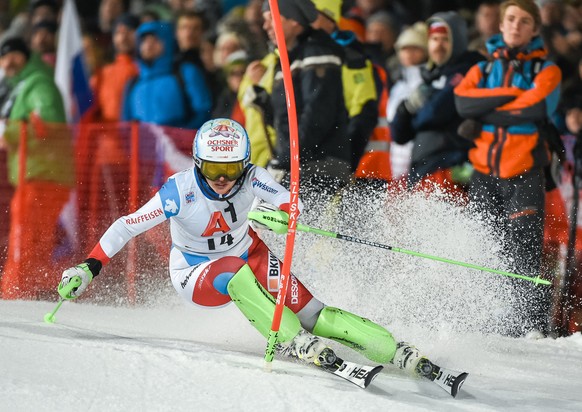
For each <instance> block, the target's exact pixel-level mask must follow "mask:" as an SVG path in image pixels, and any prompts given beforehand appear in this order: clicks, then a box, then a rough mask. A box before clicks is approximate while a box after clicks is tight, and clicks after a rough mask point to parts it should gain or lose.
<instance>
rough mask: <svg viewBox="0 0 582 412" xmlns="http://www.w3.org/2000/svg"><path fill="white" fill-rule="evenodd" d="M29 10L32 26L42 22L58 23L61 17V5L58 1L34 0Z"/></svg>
mask: <svg viewBox="0 0 582 412" xmlns="http://www.w3.org/2000/svg"><path fill="white" fill-rule="evenodd" d="M29 9H30V12H29V17H30V25H31V26H34V25H35V24H37V23H38V22H41V21H54V22H56V21H57V20H58V17H59V5H58V3H57V1H56V0H32V1H31V2H30V6H29Z"/></svg>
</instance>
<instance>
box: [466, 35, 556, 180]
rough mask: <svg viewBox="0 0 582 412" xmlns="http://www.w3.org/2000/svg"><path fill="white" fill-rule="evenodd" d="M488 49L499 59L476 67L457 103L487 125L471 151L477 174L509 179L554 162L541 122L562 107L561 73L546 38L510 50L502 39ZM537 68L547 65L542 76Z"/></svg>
mask: <svg viewBox="0 0 582 412" xmlns="http://www.w3.org/2000/svg"><path fill="white" fill-rule="evenodd" d="M487 49H488V51H489V53H490V54H491V56H492V57H493V58H494V60H493V61H492V63H490V64H488V63H487V62H482V63H479V64H477V65H475V66H474V67H472V68H471V70H470V71H469V72H468V73H467V75H466V77H465V78H464V79H463V81H462V82H461V83H460V84H459V85H458V86H457V87H456V88H455V104H456V107H457V110H458V111H459V114H461V116H463V117H465V118H468V119H475V120H478V121H480V122H482V123H483V125H482V127H481V133H480V135H479V136H478V137H477V138H476V140H475V146H476V147H475V148H473V149H471V150H470V152H469V159H470V160H471V163H472V164H473V166H474V167H475V170H477V171H479V172H481V173H485V174H491V175H493V176H497V177H500V178H504V179H506V178H510V177H513V176H517V175H519V174H521V173H524V172H526V171H529V170H531V169H533V168H535V167H543V166H545V165H547V164H548V162H549V160H550V153H549V150H548V146H547V143H546V142H545V141H544V139H543V138H540V134H539V132H538V126H537V124H539V123H540V122H543V121H544V120H547V119H548V118H549V117H550V116H551V115H552V114H553V113H554V111H555V110H556V108H557V105H558V100H559V97H560V82H561V72H560V69H559V68H558V67H557V66H556V65H555V64H554V63H552V62H550V61H545V60H543V59H544V57H545V56H546V50H545V49H544V46H543V42H542V40H541V38H540V37H534V38H533V39H532V41H531V42H530V43H529V44H528V45H527V46H526V47H524V48H523V49H521V50H509V49H508V47H507V46H506V45H505V43H504V42H503V38H502V36H501V35H496V36H493V37H492V38H491V39H490V40H489V41H488V42H487ZM534 65H541V69H540V70H539V71H537V75H536V70H535V67H534Z"/></svg>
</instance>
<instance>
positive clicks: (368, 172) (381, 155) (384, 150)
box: [354, 65, 392, 181]
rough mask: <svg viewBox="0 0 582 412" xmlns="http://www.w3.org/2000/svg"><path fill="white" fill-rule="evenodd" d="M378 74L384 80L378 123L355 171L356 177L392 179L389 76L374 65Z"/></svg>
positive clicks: (379, 100)
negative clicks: (387, 114)
mask: <svg viewBox="0 0 582 412" xmlns="http://www.w3.org/2000/svg"><path fill="white" fill-rule="evenodd" d="M374 70H376V74H377V75H378V76H379V77H380V80H381V82H382V91H381V93H380V96H379V98H378V123H377V124H376V127H375V128H374V132H373V133H372V136H371V137H370V140H369V141H368V145H367V146H366V149H365V151H364V154H363V155H362V158H361V159H360V163H359V164H358V168H357V169H356V172H355V173H354V175H355V177H356V178H362V179H383V180H386V181H389V180H391V179H392V169H391V167H390V141H391V140H392V139H391V138H390V128H389V127H388V119H387V118H386V107H387V106H388V77H387V75H386V71H385V70H384V69H382V68H379V67H378V66H376V65H374Z"/></svg>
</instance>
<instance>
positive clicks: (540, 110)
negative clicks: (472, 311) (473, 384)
mask: <svg viewBox="0 0 582 412" xmlns="http://www.w3.org/2000/svg"><path fill="white" fill-rule="evenodd" d="M540 26H541V17H540V11H539V9H538V7H537V5H536V3H535V2H534V0H507V1H505V2H503V3H502V4H501V24H500V29H501V33H500V34H498V35H495V36H493V37H491V38H490V39H489V41H488V42H487V49H488V51H489V54H490V59H491V63H480V64H478V65H475V66H473V67H472V68H471V70H469V72H468V73H467V75H466V76H465V78H464V79H463V80H462V81H461V82H460V84H459V85H458V86H457V87H456V88H455V105H456V107H457V110H458V111H459V113H460V115H461V116H462V117H464V118H466V119H467V121H466V123H469V124H471V125H472V127H471V131H472V133H471V134H470V135H467V136H466V137H467V138H469V139H472V141H473V142H474V147H473V148H472V149H471V150H470V151H469V159H470V161H471V163H472V165H473V167H474V169H475V172H474V174H473V176H472V178H471V186H470V191H469V200H470V201H471V202H472V203H473V204H475V205H476V206H477V207H478V208H479V209H480V210H482V211H483V213H485V214H486V215H490V216H495V217H496V219H497V221H499V222H500V224H499V225H500V226H501V227H500V230H501V234H502V236H503V237H504V238H505V239H506V242H505V245H504V246H505V248H504V249H505V253H506V255H507V256H508V257H509V258H510V261H511V262H512V266H511V267H510V268H509V269H510V270H512V271H513V272H516V273H520V274H523V275H525V276H537V275H539V274H540V270H541V264H542V247H543V239H544V207H545V191H546V187H547V183H549V182H551V180H546V179H547V178H548V177H551V174H550V173H546V170H549V168H548V166H549V164H550V161H551V156H552V155H551V152H552V151H554V152H556V153H558V152H560V148H555V147H554V141H555V140H554V139H552V138H551V137H552V136H553V135H554V133H553V132H552V126H551V124H550V123H549V119H550V117H551V116H552V115H553V114H554V112H555V111H556V109H557V107H558V101H559V97H560V87H561V77H562V76H561V71H560V69H559V68H558V66H557V65H556V64H555V63H553V62H551V61H549V60H546V56H547V53H548V52H547V49H546V48H545V47H544V43H543V41H542V38H541V37H540V36H539V32H540ZM557 140H558V142H561V141H560V139H559V136H558V137H557ZM548 188H549V186H548ZM514 286H515V288H516V289H515V292H516V305H517V307H516V308H515V312H516V313H518V314H519V317H520V318H519V323H520V325H519V327H516V329H515V330H514V331H512V334H515V335H517V336H519V335H522V334H526V333H528V332H531V331H534V330H536V331H537V332H538V333H539V332H542V333H546V332H547V331H548V330H547V328H548V317H549V299H550V296H549V289H547V288H536V287H533V285H532V287H531V288H530V287H529V286H525V285H523V284H518V283H515V284H514Z"/></svg>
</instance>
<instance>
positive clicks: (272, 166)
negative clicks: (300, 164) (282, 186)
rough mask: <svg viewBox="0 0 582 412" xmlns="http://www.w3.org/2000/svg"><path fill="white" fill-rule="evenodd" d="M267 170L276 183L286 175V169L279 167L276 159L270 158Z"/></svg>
mask: <svg viewBox="0 0 582 412" xmlns="http://www.w3.org/2000/svg"><path fill="white" fill-rule="evenodd" d="M267 172H269V173H270V174H271V176H273V179H274V180H275V182H277V183H281V182H282V181H283V179H284V178H285V176H287V174H288V172H287V170H285V169H283V168H280V166H279V163H278V162H277V160H276V159H272V160H271V161H270V162H269V164H268V165H267Z"/></svg>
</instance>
